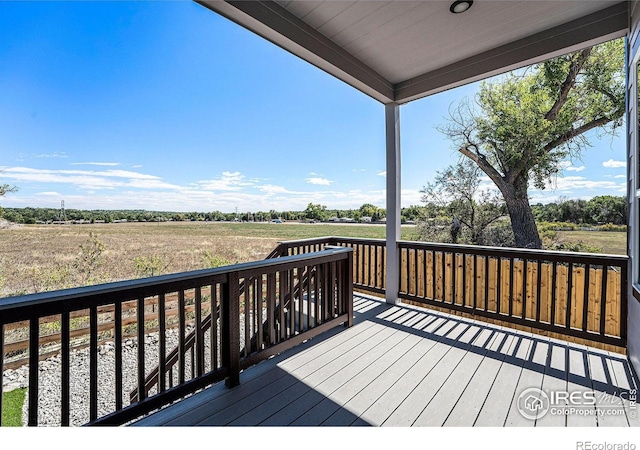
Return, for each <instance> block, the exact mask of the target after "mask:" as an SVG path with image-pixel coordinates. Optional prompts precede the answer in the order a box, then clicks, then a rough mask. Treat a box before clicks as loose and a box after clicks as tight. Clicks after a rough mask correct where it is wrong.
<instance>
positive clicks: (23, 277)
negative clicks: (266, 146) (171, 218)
mask: <svg viewBox="0 0 640 450" xmlns="http://www.w3.org/2000/svg"><path fill="white" fill-rule="evenodd" d="M384 233H385V229H384V227H383V226H380V225H359V224H298V223H283V224H276V223H222V222H165V223H118V224H93V225H25V226H19V227H13V228H8V229H0V296H9V295H17V294H24V293H31V292H42V291H46V290H54V289H62V288H68V287H74V286H81V285H87V284H96V283H102V282H108V281H117V280H125V279H132V278H139V277H142V276H148V275H152V274H154V275H159V274H165V273H175V272H183V271H189V270H196V269H202V268H205V267H211V266H212V262H226V263H237V262H246V261H253V260H258V259H262V258H264V257H265V256H266V255H267V254H268V253H269V252H270V251H271V250H272V249H273V248H274V247H275V246H276V245H277V243H278V242H279V241H286V240H295V239H305V238H312V237H320V236H347V237H363V238H379V239H382V238H384ZM558 236H559V238H560V239H571V240H574V241H580V240H582V241H583V242H586V243H589V244H590V245H595V246H598V247H600V248H602V250H603V252H605V253H617V254H624V253H625V245H626V234H625V233H615V232H585V231H572V232H558ZM417 237H418V236H417V232H416V228H415V227H413V226H403V227H402V239H406V240H416V239H417Z"/></svg>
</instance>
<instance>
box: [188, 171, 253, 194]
mask: <svg viewBox="0 0 640 450" xmlns="http://www.w3.org/2000/svg"><path fill="white" fill-rule="evenodd" d="M254 184H255V182H254V181H251V180H247V179H246V178H245V176H244V175H242V174H241V173H240V172H222V176H221V177H220V178H217V179H213V180H204V181H198V183H197V186H198V188H200V189H204V190H207V191H240V190H242V189H244V188H245V187H247V186H252V185H254Z"/></svg>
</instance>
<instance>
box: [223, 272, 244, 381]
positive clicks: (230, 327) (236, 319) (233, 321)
mask: <svg viewBox="0 0 640 450" xmlns="http://www.w3.org/2000/svg"><path fill="white" fill-rule="evenodd" d="M238 284H239V280H238V274H237V273H236V272H231V273H229V275H228V278H227V281H226V283H223V284H222V299H221V305H222V306H223V308H222V333H221V334H222V336H221V338H222V342H221V344H222V348H221V352H222V366H223V367H225V368H226V369H227V370H228V374H227V377H226V379H225V384H226V385H227V387H230V388H231V387H234V386H237V385H238V384H240V306H239V304H240V303H239V302H240V299H239V297H240V296H239V290H238Z"/></svg>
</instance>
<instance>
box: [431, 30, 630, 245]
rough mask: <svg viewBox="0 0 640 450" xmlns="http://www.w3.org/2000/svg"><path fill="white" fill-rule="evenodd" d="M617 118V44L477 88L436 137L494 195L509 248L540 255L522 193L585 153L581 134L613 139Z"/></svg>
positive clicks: (621, 104) (620, 78)
mask: <svg viewBox="0 0 640 450" xmlns="http://www.w3.org/2000/svg"><path fill="white" fill-rule="evenodd" d="M624 111H625V83H624V43H623V41H622V40H620V39H618V40H615V41H610V42H607V43H604V44H601V45H598V46H594V47H589V48H586V49H584V50H581V51H578V52H575V53H570V54H567V55H564V56H560V57H557V58H554V59H552V60H549V61H546V62H544V63H541V64H537V65H534V66H531V67H528V68H526V69H522V70H518V71H515V72H511V73H509V74H506V75H504V76H501V77H498V78H497V79H494V80H493V81H486V82H483V83H482V84H481V85H480V89H479V92H478V94H477V95H476V98H475V102H474V103H471V102H469V101H462V102H461V103H460V104H459V105H457V107H455V108H454V109H452V111H451V114H450V119H449V120H448V122H447V123H446V124H445V125H443V126H442V127H440V130H441V131H442V132H444V133H445V134H446V135H447V136H448V137H449V138H451V139H452V140H453V142H454V144H455V145H456V148H457V149H458V151H459V152H460V153H461V154H462V155H464V157H466V158H468V159H469V160H471V161H473V162H474V163H475V164H476V165H477V166H478V167H479V168H480V169H481V170H482V171H483V172H484V173H485V174H486V175H487V176H488V177H489V178H490V179H491V180H492V181H493V182H494V183H495V185H496V186H497V188H498V189H499V190H500V192H501V193H502V196H503V198H504V200H505V204H506V206H507V210H508V212H509V216H510V218H511V226H512V229H513V234H514V238H515V244H516V246H518V247H529V248H541V246H542V243H541V240H540V236H539V235H538V230H537V228H536V224H535V220H534V216H533V213H532V211H531V206H530V204H529V196H528V189H529V187H530V186H532V185H533V186H535V187H536V188H538V189H544V188H545V187H547V186H548V184H549V183H550V182H552V181H553V180H554V178H555V177H556V176H557V175H558V174H559V173H560V172H561V170H562V165H561V164H560V163H561V162H562V161H565V160H567V159H573V158H577V157H579V156H580V154H581V152H582V151H583V150H584V149H585V148H586V147H587V146H589V140H588V135H587V134H586V133H587V132H589V131H591V130H594V129H598V130H599V131H600V132H602V133H614V132H615V130H616V129H617V128H618V127H620V126H621V125H622V123H623V115H624Z"/></svg>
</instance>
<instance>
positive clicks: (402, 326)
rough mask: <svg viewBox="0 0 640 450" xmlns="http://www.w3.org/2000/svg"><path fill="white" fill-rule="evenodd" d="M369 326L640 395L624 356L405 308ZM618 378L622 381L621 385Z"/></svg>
mask: <svg viewBox="0 0 640 450" xmlns="http://www.w3.org/2000/svg"><path fill="white" fill-rule="evenodd" d="M416 316H420V320H419V321H418V322H417V323H413V324H412V323H411V322H412V319H413V318H415V317H416ZM391 319H393V320H391ZM368 320H370V321H373V322H377V323H380V324H382V325H384V326H387V327H391V328H395V329H397V330H401V331H404V332H407V333H411V334H414V335H417V336H420V337H422V338H426V339H431V340H436V341H439V342H442V343H444V344H446V345H448V346H451V347H456V348H460V349H464V350H466V351H468V352H473V353H476V354H479V355H483V356H484V357H488V358H493V359H497V360H501V361H504V362H505V363H508V364H514V365H517V366H520V367H526V368H527V369H529V370H533V371H536V372H538V373H541V374H544V375H545V376H551V377H555V378H558V379H560V380H563V381H566V380H567V378H570V380H571V382H572V383H574V384H578V385H580V386H583V387H585V388H588V389H594V390H596V391H599V392H604V393H607V394H610V395H616V396H619V395H623V396H624V395H628V394H629V392H630V391H632V390H637V389H638V387H639V384H638V380H637V378H636V376H635V374H634V373H633V371H632V369H631V367H630V365H629V362H628V360H627V359H626V358H625V357H624V355H616V354H614V353H609V352H603V351H600V350H598V349H594V348H589V347H586V346H582V345H576V344H572V343H569V342H566V341H560V340H556V339H550V338H544V337H542V336H538V335H535V334H533V333H525V332H522V331H517V330H511V329H509V328H507V327H497V326H494V325H491V324H483V323H482V322H479V321H472V320H468V319H464V318H459V317H458V316H453V315H449V314H445V313H439V312H437V311H427V310H419V309H417V308H415V307H411V306H405V305H397V306H394V307H393V308H392V309H391V310H389V311H387V312H385V313H384V314H383V315H377V316H375V317H372V318H370V319H368ZM469 332H471V333H473V337H471V338H467V339H465V342H462V341H461V340H460V337H461V336H463V335H465V333H469ZM483 332H488V333H489V336H488V337H486V338H484V339H482V340H481V341H476V338H478V337H479V336H480V334H481V333H483ZM492 338H496V339H500V344H498V345H497V348H495V349H492V348H489V343H490V342H491V340H492ZM509 338H511V339H513V340H514V343H513V344H511V345H512V348H510V349H509V351H508V353H507V354H505V353H504V352H505V351H506V349H505V345H506V343H507V341H508V339H509ZM469 341H470V342H471V343H469ZM491 347H496V344H495V343H493V344H492V345H491ZM538 350H541V353H543V354H544V355H545V357H544V362H541V361H539V360H537V358H536V354H537V353H538ZM554 351H560V352H562V355H564V358H563V359H564V365H563V367H554V366H553V364H552V361H551V358H552V354H553V352H554ZM569 352H576V353H578V358H577V359H576V358H575V356H576V355H574V359H573V361H576V360H580V361H581V362H582V366H578V367H574V366H573V365H572V364H570V361H571V359H570V358H569V357H568V355H569ZM594 364H598V365H600V369H602V370H600V372H601V374H600V375H599V376H600V378H601V379H594V377H593V376H591V375H592V372H593V371H592V370H590V367H593V365H594ZM612 364H615V365H618V368H619V370H618V371H616V372H614V371H613V367H612ZM619 377H621V378H622V379H618V378H619Z"/></svg>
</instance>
